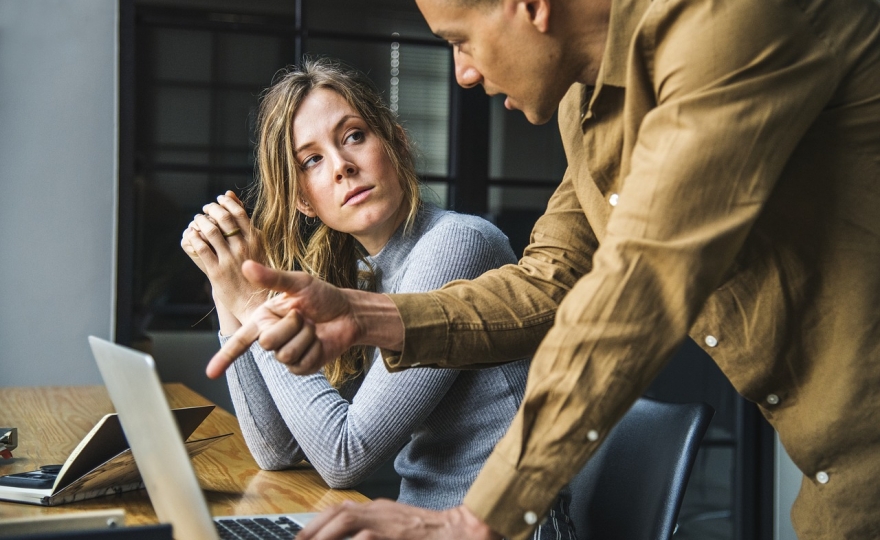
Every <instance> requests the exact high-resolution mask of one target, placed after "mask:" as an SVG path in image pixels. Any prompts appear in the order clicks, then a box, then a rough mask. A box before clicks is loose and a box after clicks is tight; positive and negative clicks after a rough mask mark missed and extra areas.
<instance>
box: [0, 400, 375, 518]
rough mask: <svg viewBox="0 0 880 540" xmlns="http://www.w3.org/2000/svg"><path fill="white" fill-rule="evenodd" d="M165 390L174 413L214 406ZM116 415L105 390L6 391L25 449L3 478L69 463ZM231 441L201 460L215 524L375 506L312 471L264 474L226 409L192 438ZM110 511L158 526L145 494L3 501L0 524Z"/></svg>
mask: <svg viewBox="0 0 880 540" xmlns="http://www.w3.org/2000/svg"><path fill="white" fill-rule="evenodd" d="M164 387H165V393H166V395H167V396H168V403H169V404H170V405H171V407H172V408H174V407H186V406H192V405H205V404H210V402H209V401H208V400H207V399H205V398H204V397H202V396H200V395H199V394H197V393H195V392H193V391H192V390H190V389H189V388H187V387H186V386H184V385H182V384H175V383H172V384H166V385H164ZM111 412H114V410H113V405H112V404H111V402H110V398H109V396H108V395H107V391H106V390H105V389H104V387H103V386H62V387H31V388H0V426H2V427H7V426H8V427H17V428H18V448H17V449H16V450H14V451H13V452H12V453H13V455H14V457H13V458H12V459H0V475H5V474H12V473H17V472H25V471H33V470H36V469H38V468H39V467H40V465H49V464H53V463H58V464H61V463H64V461H65V460H66V459H67V456H68V455H70V452H71V451H73V449H74V448H75V447H76V445H77V444H78V443H79V441H80V440H82V438H83V436H85V434H86V433H88V432H89V430H90V429H92V427H93V426H94V425H95V423H96V422H97V421H98V420H99V419H100V418H101V417H102V416H104V415H105V414H107V413H111ZM224 433H233V436H232V437H228V438H227V439H225V440H223V441H220V442H217V443H216V444H215V445H214V446H212V447H211V448H209V449H208V450H206V451H205V452H204V453H203V454H202V455H200V456H197V457H195V458H194V459H193V465H194V467H195V470H196V476H197V477H198V479H199V483H200V484H201V486H202V488H203V490H204V493H205V497H206V499H207V500H208V505H209V506H210V509H211V513H212V514H213V515H214V516H226V515H246V514H278V513H287V512H317V511H320V510H323V509H325V508H327V507H329V506H332V505H334V504H338V503H341V502H342V501H346V500H352V501H367V500H368V499H367V498H366V497H364V496H363V495H361V494H360V493H358V492H356V491H350V490H335V489H330V488H329V487H327V484H325V483H324V481H323V480H322V479H321V477H320V476H319V475H318V473H317V472H315V471H314V470H313V469H311V468H310V467H308V466H307V465H304V466H303V467H301V468H298V469H294V470H286V471H263V470H260V468H259V467H258V466H257V464H256V462H255V461H254V458H253V457H251V454H250V451H248V448H247V446H246V445H245V442H244V438H243V437H242V435H241V430H240V429H239V427H238V421H237V420H236V419H235V416H233V415H232V414H230V413H229V412H227V411H225V410H223V409H221V408H219V407H217V408H216V409H214V411H213V412H211V414H210V415H209V416H208V418H207V419H206V420H205V421H204V422H203V423H202V425H201V426H199V428H198V429H197V430H196V431H195V433H193V435H192V437H193V438H203V437H210V436H214V435H221V434H224ZM107 508H124V509H125V512H126V523H127V524H129V525H135V524H147V523H156V521H157V519H156V514H155V513H154V512H153V507H152V505H151V504H150V500H149V497H147V492H146V490H143V489H142V490H138V491H133V492H128V493H123V494H121V495H109V496H106V497H99V498H96V499H89V500H85V501H79V502H75V503H70V504H65V505H62V506H56V507H52V508H48V507H41V506H33V505H28V504H21V503H11V502H4V501H0V518H13V517H25V516H40V515H54V514H59V513H63V512H76V511H82V510H100V509H107Z"/></svg>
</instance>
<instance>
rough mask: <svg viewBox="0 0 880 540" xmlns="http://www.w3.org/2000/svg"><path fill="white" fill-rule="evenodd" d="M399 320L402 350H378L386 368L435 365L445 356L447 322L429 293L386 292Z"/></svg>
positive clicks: (447, 332) (444, 314)
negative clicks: (401, 325)
mask: <svg viewBox="0 0 880 540" xmlns="http://www.w3.org/2000/svg"><path fill="white" fill-rule="evenodd" d="M387 296H388V297H389V298H390V299H391V301H392V302H394V305H395V306H396V307H397V311H398V312H399V313H400V318H401V320H402V321H403V326H404V335H403V350H402V351H390V350H388V349H380V351H381V353H382V358H383V360H385V365H386V366H387V367H388V371H392V372H393V371H400V370H401V369H405V368H408V367H417V366H419V365H421V364H437V363H441V362H442V361H443V360H444V359H445V358H446V353H447V352H448V351H447V344H448V343H449V341H448V340H449V324H448V318H447V316H446V312H445V311H444V310H443V306H442V305H441V304H440V302H439V301H438V300H437V299H436V298H434V296H433V295H430V294H424V293H420V294H389V295H387Z"/></svg>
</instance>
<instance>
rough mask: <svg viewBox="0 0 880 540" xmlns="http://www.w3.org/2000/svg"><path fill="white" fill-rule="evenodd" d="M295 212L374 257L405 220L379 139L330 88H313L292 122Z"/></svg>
mask: <svg viewBox="0 0 880 540" xmlns="http://www.w3.org/2000/svg"><path fill="white" fill-rule="evenodd" d="M293 141H294V144H295V145H296V148H295V151H296V159H297V161H298V162H299V165H300V167H301V170H302V171H303V172H302V174H301V175H300V178H301V186H302V193H301V195H302V197H301V199H302V200H300V201H297V208H298V209H299V211H300V212H302V213H304V214H306V215H308V216H310V217H314V216H317V217H318V218H319V219H320V220H321V221H322V222H323V223H324V224H325V225H327V226H328V227H330V228H331V229H335V230H337V231H341V232H345V233H348V234H351V235H352V236H354V237H355V239H357V241H358V242H360V243H361V244H362V245H363V246H364V247H365V248H366V249H367V251H368V252H369V253H370V254H371V255H375V254H376V253H378V252H379V251H380V250H381V249H382V247H384V246H385V244H386V243H387V242H388V239H389V238H391V236H392V235H393V234H394V231H396V230H397V227H398V226H399V225H400V223H401V222H402V221H403V219H404V217H405V216H406V211H405V210H404V209H403V190H402V189H401V187H400V180H399V179H398V177H397V173H396V172H395V170H394V166H393V165H392V163H391V160H390V159H388V155H387V154H386V153H385V149H384V148H383V146H382V141H381V140H380V139H379V137H378V135H376V134H375V133H373V131H371V130H370V128H369V127H367V123H366V122H365V121H364V119H363V118H361V117H360V115H358V113H357V111H355V110H354V108H353V107H352V106H351V105H349V104H348V102H347V101H346V100H345V99H344V98H343V97H342V96H341V95H339V94H337V93H336V92H334V91H333V90H329V89H326V88H318V89H315V90H312V91H311V92H310V93H309V95H308V96H306V98H305V99H304V100H303V102H302V103H301V104H300V106H299V110H298V111H297V112H296V115H295V116H294V118H293Z"/></svg>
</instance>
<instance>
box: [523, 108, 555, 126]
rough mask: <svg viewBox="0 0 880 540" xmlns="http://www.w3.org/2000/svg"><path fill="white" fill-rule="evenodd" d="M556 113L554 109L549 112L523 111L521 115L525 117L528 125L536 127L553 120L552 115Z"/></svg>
mask: <svg viewBox="0 0 880 540" xmlns="http://www.w3.org/2000/svg"><path fill="white" fill-rule="evenodd" d="M554 112H556V109H552V110H551V111H550V112H545V111H535V110H531V109H529V110H524V111H523V112H522V113H523V114H524V115H525V117H526V120H528V121H529V123H530V124H534V125H536V126H540V125H541V124H546V123H547V122H549V121H550V120H551V119H552V118H553V113H554Z"/></svg>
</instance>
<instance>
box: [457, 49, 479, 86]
mask: <svg viewBox="0 0 880 540" xmlns="http://www.w3.org/2000/svg"><path fill="white" fill-rule="evenodd" d="M454 57H455V80H456V81H457V82H458V84H459V85H460V86H462V87H464V88H473V87H474V86H476V85H478V84H480V83H481V82H482V81H483V76H482V75H481V74H480V72H479V71H478V70H477V68H476V67H474V65H473V64H472V63H471V62H470V61H469V58H468V57H467V56H466V55H463V54H461V53H460V52H456V53H455V55H454Z"/></svg>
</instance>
